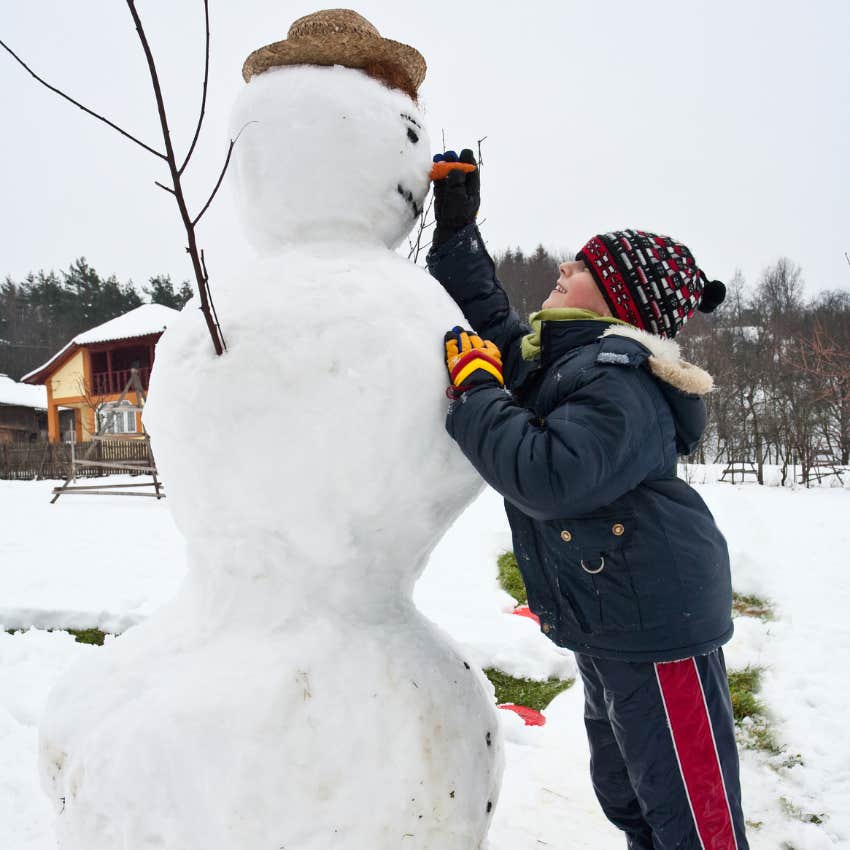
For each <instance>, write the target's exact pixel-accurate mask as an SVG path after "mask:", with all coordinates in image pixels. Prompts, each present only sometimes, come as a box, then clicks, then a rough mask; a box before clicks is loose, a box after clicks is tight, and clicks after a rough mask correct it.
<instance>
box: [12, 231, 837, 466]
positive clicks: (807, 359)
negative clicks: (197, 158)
mask: <svg viewBox="0 0 850 850" xmlns="http://www.w3.org/2000/svg"><path fill="white" fill-rule="evenodd" d="M570 258H571V256H570V255H568V254H563V255H556V254H553V253H550V252H549V251H547V250H546V249H545V248H544V247H543V246H542V245H540V246H538V247H537V248H536V249H535V251H533V252H532V253H530V254H528V255H526V254H524V253H523V252H522V250H520V249H519V248H516V249H513V250H507V251H505V252H504V253H502V254H497V255H496V256H495V262H496V269H497V274H498V276H499V279H500V281H501V282H502V284H503V285H504V287H505V289H506V291H507V292H508V296H509V297H510V299H511V303H512V304H513V305H514V306H515V307H516V309H517V311H518V312H519V313H520V315H522V316H524V317H527V315H528V314H529V313H531V312H533V311H535V310H537V309H539V307H540V304H541V303H542V302H543V301H544V300H545V298H546V297H547V295H548V294H549V293H550V292H551V291H552V287H553V285H554V282H555V280H556V278H557V265H558V263H560V262H563V261H564V260H567V259H570ZM727 290H728V294H727V297H726V301H725V302H724V303H723V304H722V305H721V306H720V307H719V308H718V309H717V310H716V311H715V312H714V313H712V314H710V315H705V314H702V313H697V314H696V315H695V316H694V317H693V318H692V319H691V321H690V322H689V323H688V324H687V325H686V326H685V327H684V329H683V330H682V332H681V333H680V334H679V335H678V337H677V341H678V342H679V343H680V345H681V347H682V351H683V356H685V358H686V359H688V360H690V361H692V362H694V363H697V364H698V365H700V366H703V367H704V368H706V369H707V370H708V371H709V372H710V373H711V374H712V375H713V376H714V378H715V384H716V389H715V391H714V392H713V393H711V394H710V395H709V396H707V398H706V402H707V405H708V409H709V422H708V428H707V429H706V433H705V436H704V437H703V440H702V441H701V443H700V445H699V446H698V448H697V450H696V452H695V454H694V456H693V459H694V460H696V461H699V462H702V463H734V464H741V463H744V464H752V465H753V469H754V471H755V472H756V473H757V475H758V478H759V480H760V481H761V480H763V468H764V466H765V465H766V464H776V465H779V466H780V467H781V468H782V469H783V480H785V479H787V478H788V476H789V475H793V472H792V471H791V470H793V469H794V468H797V469H798V470H801V473H802V477H803V479H804V480H808V479H809V478H810V477H811V476H812V475H816V474H817V472H818V468H819V467H822V466H823V465H824V464H826V465H828V464H830V463H836V464H840V465H844V466H846V465H848V463H850V289H847V288H845V289H843V290H832V291H829V290H827V291H823V292H821V293H819V294H817V295H816V296H814V297H812V298H806V296H805V294H804V289H803V278H802V272H801V270H800V268H799V267H798V266H796V265H795V264H794V263H793V262H791V261H790V260H788V259H780V260H778V261H777V262H776V263H775V264H774V265H772V266H770V267H768V268H767V269H765V270H764V272H763V273H762V275H761V277H760V278H759V279H758V281H757V282H756V284H755V285H754V286H749V285H748V284H747V282H746V281H745V280H744V278H743V276H742V275H741V274H740V273H736V274H735V275H734V276H733V278H732V279H731V280H730V281H727ZM142 295H144V296H146V297H147V299H148V300H149V301H150V302H151V303H157V304H165V305H166V306H168V307H173V308H175V309H180V308H181V307H182V306H183V305H184V304H185V303H186V301H187V300H188V299H189V298H190V297H191V296H192V288H191V286H190V285H189V283H188V281H184V282H183V283H182V284H180V286H179V287H176V286H175V285H174V283H173V282H172V280H171V278H170V277H169V276H168V275H157V276H155V277H152V278H151V279H150V281H149V282H148V285H147V286H144V287H142V294H140V293H139V292H138V291H137V290H136V288H135V287H134V286H133V285H132V284H130V283H125V284H122V283H120V282H119V281H118V280H117V279H116V278H115V277H114V276H110V277H106V278H104V277H102V276H101V275H99V274H98V273H97V272H96V271H95V270H94V269H93V268H92V267H91V266H89V265H88V263H87V262H86V261H85V259H84V258H80V259H78V260H76V261H75V262H74V263H72V264H71V266H70V267H69V269H68V270H67V271H63V272H60V273H59V274H56V273H54V272H52V271H51V272H44V271H40V272H38V273H36V274H30V275H28V276H27V277H26V278H25V279H24V280H22V281H14V280H12V279H11V278H10V277H7V278H6V280H5V282H4V283H3V284H2V286H0V373H5V374H8V375H9V376H11V377H13V378H15V379H19V378H20V377H21V376H22V375H24V374H26V373H27V372H29V371H32V370H33V369H34V368H36V367H37V366H39V365H41V364H42V363H44V362H45V361H46V360H47V359H49V358H50V357H52V356H53V355H54V354H55V353H56V352H57V351H59V350H60V349H61V348H62V347H63V346H64V345H65V344H66V343H67V342H68V341H69V340H71V339H72V338H73V337H74V336H76V335H77V334H78V333H80V332H82V331H84V330H88V329H89V328H92V327H95V326H96V325H99V324H102V323H103V322H106V321H109V319H112V318H115V317H116V316H119V315H121V314H123V313H126V312H127V311H129V310H132V309H133V308H135V307H138V306H140V305H141V304H142V303H143V299H142Z"/></svg>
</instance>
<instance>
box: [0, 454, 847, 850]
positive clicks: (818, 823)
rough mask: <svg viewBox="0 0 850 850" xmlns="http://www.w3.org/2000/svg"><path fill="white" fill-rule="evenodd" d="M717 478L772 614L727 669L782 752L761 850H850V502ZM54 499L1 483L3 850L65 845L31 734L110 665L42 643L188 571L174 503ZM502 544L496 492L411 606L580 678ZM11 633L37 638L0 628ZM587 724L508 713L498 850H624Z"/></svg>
mask: <svg viewBox="0 0 850 850" xmlns="http://www.w3.org/2000/svg"><path fill="white" fill-rule="evenodd" d="M713 473H714V471H713V470H706V469H704V468H696V469H695V468H693V467H691V468H690V469H689V470H688V473H687V477H688V478H689V479H690V480H692V481H694V482H696V486H697V489H698V490H699V491H700V493H701V494H702V495H703V497H704V498H705V499H706V501H707V502H708V503H709V506H710V507H711V509H712V510H713V511H714V513H715V516H716V517H717V520H718V523H719V524H720V527H721V528H722V529H723V531H724V533H725V534H726V536H727V539H728V541H729V547H730V552H731V555H732V564H733V582H734V585H735V589H736V590H737V591H738V592H740V593H745V594H757V595H758V596H761V597H766V598H767V599H769V600H770V601H771V602H772V603H773V606H774V610H775V614H776V616H775V619H774V620H772V621H763V620H761V619H758V618H753V617H738V618H736V634H735V637H734V639H733V640H732V642H731V643H730V644H729V645H728V647H727V661H728V665H729V667H730V669H733V670H736V669H742V668H744V667H746V666H747V665H757V666H759V667H763V668H764V669H765V673H764V676H763V683H762V685H763V686H762V691H761V694H760V696H761V698H762V699H763V700H764V701H765V702H766V703H767V704H768V706H769V709H770V712H771V715H772V720H773V728H774V733H775V735H776V738H777V739H778V741H779V743H780V744H781V745H782V747H783V748H784V751H783V753H782V754H781V755H780V756H769V755H767V754H765V753H763V752H761V751H757V750H751V749H746V750H744V751H743V752H742V759H743V767H742V774H743V775H742V781H743V789H744V807H745V812H746V815H747V819H748V822H749V823H750V830H749V833H750V842H751V846H752V847H753V848H754V850H768V848H770V850H790V848H793V850H820V848H834V847H850V735H848V734H847V732H846V714H847V708H846V706H847V703H848V698H850V664H848V659H850V625H848V614H847V612H848V611H850V577H848V572H850V521H848V517H850V490H848V489H847V488H842V487H827V486H823V487H820V488H815V489H811V490H803V489H798V490H794V491H792V490H789V489H780V488H777V487H758V486H756V485H754V484H746V485H738V486H731V485H729V484H720V483H716V482H714V481H713V480H712V479H713V478H714V474H713ZM700 482H708V483H700ZM52 486H53V485H52V483H50V482H10V481H0V627H2V628H0V850H53V848H55V842H54V841H53V838H52V823H51V821H52V818H53V813H52V811H51V809H50V807H49V805H48V803H47V800H46V798H45V797H44V796H43V795H42V793H41V791H40V788H39V784H38V776H37V770H36V756H37V732H36V728H37V724H38V720H39V715H40V712H41V711H42V708H43V705H44V703H45V699H46V695H47V692H48V690H49V689H50V687H51V685H52V683H53V682H54V681H55V680H56V679H57V678H58V677H59V676H60V675H61V673H62V671H63V670H65V669H66V668H67V666H68V665H69V664H71V663H73V662H74V661H75V660H76V659H78V658H80V657H82V656H83V655H85V654H86V653H95V652H98V651H99V648H98V647H93V646H87V645H83V644H78V643H75V642H74V639H73V638H72V637H71V636H70V635H69V634H67V633H65V632H53V633H51V632H48V631H46V629H50V628H88V627H94V626H97V627H99V628H101V629H103V630H105V631H116V632H120V631H123V630H125V629H127V628H130V627H132V625H133V624H134V623H137V622H139V621H140V620H142V619H143V618H145V617H146V616H147V615H148V614H149V613H150V612H151V611H153V610H155V609H156V608H157V607H158V606H159V605H160V604H161V603H162V602H163V601H165V600H166V599H168V598H169V597H170V596H171V595H172V594H173V593H174V591H175V590H176V588H177V586H178V585H179V583H180V580H181V577H182V573H183V566H182V564H183V544H182V541H181V538H180V536H179V534H178V532H177V530H176V528H175V527H174V524H173V522H172V520H171V517H170V514H169V511H168V505H167V503H166V502H161V503H158V502H156V501H154V500H152V499H129V498H120V497H114V496H113V497H86V498H76V499H75V497H72V496H68V497H64V498H62V499H60V501H59V502H58V503H57V504H56V505H53V506H51V505H50V504H49V500H50V489H51V487H52ZM509 547H510V537H509V534H508V529H507V525H506V522H505V520H504V517H503V514H502V510H501V505H500V500H499V498H498V497H497V496H496V494H495V493H493V492H492V491H489V490H488V491H485V492H484V493H483V494H482V495H481V496H480V498H479V499H478V500H477V501H476V502H475V503H474V504H473V505H472V506H471V507H470V508H469V509H468V510H467V511H466V513H465V514H464V515H463V516H461V518H460V519H459V520H458V521H457V523H456V524H455V525H454V526H453V528H452V529H451V530H450V531H449V533H448V534H447V535H446V537H445V538H444V539H443V541H442V542H441V543H440V545H439V546H438V548H437V549H436V550H435V551H434V554H433V556H432V558H431V561H430V563H429V566H428V569H427V570H426V573H425V575H424V577H423V578H422V580H421V581H420V583H419V585H418V587H417V591H416V599H417V603H418V604H419V606H420V608H422V610H423V611H425V613H427V614H428V616H429V617H431V618H432V619H433V620H434V621H435V622H437V623H438V624H440V625H441V626H442V627H443V628H444V629H445V630H446V631H447V632H449V634H451V635H452V636H453V637H454V639H455V640H456V641H458V642H459V643H460V644H462V646H463V647H464V649H465V651H466V653H467V657H470V658H471V659H472V660H474V661H475V662H476V663H477V664H479V665H480V666H494V667H497V668H499V669H501V670H503V671H505V672H507V673H510V674H512V675H515V676H525V677H529V678H545V677H547V676H559V677H567V676H572V675H573V674H574V670H575V667H574V663H573V659H572V656H571V653H569V652H567V651H564V650H559V649H558V648H556V647H554V646H553V645H552V644H551V643H550V642H549V641H548V640H546V639H545V638H544V637H543V636H542V635H541V634H540V633H539V631H538V630H537V627H536V626H535V625H534V623H533V622H531V621H530V620H527V619H525V618H522V617H515V616H512V615H511V614H510V613H509V612H510V610H511V608H512V607H513V605H512V600H511V598H510V597H509V596H508V595H507V594H505V593H504V592H503V591H502V590H501V589H500V588H499V587H498V585H497V583H496V565H495V559H496V556H497V555H498V554H499V553H500V552H501V551H502V550H504V549H506V548H509ZM17 628H24V629H27V631H26V632H24V633H19V634H8V633H6V631H5V630H6V629H17ZM96 698H97V696H96V694H92V699H93V700H95V699H96ZM581 713H582V694H581V687H580V685H576V686H575V687H573V688H570V689H569V690H567V691H566V692H564V693H563V694H561V695H560V696H559V697H557V698H556V699H555V700H554V701H553V702H552V704H551V705H550V706H549V708H548V709H547V711H546V716H547V719H548V722H547V724H546V725H545V726H544V727H525V726H524V725H523V724H522V722H521V721H520V720H519V719H518V718H517V717H516V716H515V715H513V714H512V713H510V712H507V711H504V712H500V715H501V717H502V720H503V727H504V734H505V737H506V740H507V767H506V772H505V780H504V785H503V789H502V796H501V800H500V802H499V805H498V808H497V813H496V817H495V822H494V825H493V828H492V830H491V834H490V850H539V848H541V847H549V848H556V850H570V848H596V850H608V848H611V850H614V848H616V850H622V848H623V846H624V842H623V841H622V839H621V837H620V834H619V833H618V832H617V831H616V830H614V829H613V828H612V827H610V826H609V825H608V824H607V822H606V821H605V819H604V818H603V816H602V815H601V813H600V811H599V809H598V806H597V804H596V801H595V798H594V796H593V792H592V789H591V786H590V780H589V775H588V768H587V762H588V752H587V745H586V743H585V740H584V729H583V724H582V719H581ZM352 722H356V719H355V718H352ZM798 755H799V757H797V756H798Z"/></svg>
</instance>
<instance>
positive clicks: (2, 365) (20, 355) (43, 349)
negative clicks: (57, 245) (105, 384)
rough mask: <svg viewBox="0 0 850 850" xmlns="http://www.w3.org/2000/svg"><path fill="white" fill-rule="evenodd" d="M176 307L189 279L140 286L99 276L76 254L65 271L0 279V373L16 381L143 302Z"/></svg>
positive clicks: (187, 293) (162, 278)
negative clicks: (85, 333)
mask: <svg viewBox="0 0 850 850" xmlns="http://www.w3.org/2000/svg"><path fill="white" fill-rule="evenodd" d="M143 296H145V298H146V299H147V302H149V303H152V304H164V305H165V306H166V307H173V308H174V309H177V310H179V309H181V308H182V306H183V305H184V304H185V303H186V302H187V301H188V300H189V298H191V297H192V288H191V286H190V285H189V282H188V281H183V283H181V284H180V285H179V286H177V287H175V284H174V283H173V281H172V280H171V277H170V276H169V275H167V274H166V275H156V276H154V277H152V278H150V280H149V281H148V284H147V285H146V286H143V287H142V292H141V293H139V291H138V290H137V289H136V288H135V287H134V286H133V284H132V283H120V282H119V281H118V279H117V278H116V277H115V276H114V275H111V276H109V277H103V276H101V275H99V274H98V273H97V271H95V269H94V268H92V267H91V266H90V265H89V264H88V263H87V262H86V260H85V258H84V257H80V258H79V259H78V260H75V261H74V262H73V263H72V264H71V265H70V267H69V268H68V270H67V271H60V272H59V273H58V274H57V273H56V272H54V271H49V272H45V271H39V272H37V273H30V274H28V275H27V276H26V277H25V278H24V279H23V280H20V281H16V280H13V279H12V278H11V277H8V276H7V277H6V279H5V281H4V282H3V283H2V284H0V374H6V375H9V376H10V377H12V378H14V379H15V380H19V379H20V378H21V376H22V375H25V374H27V373H28V372H31V371H32V370H33V369H35V368H36V367H38V366H40V365H41V364H42V363H44V362H45V361H47V360H49V359H50V358H51V357H52V356H53V355H54V354H55V353H56V352H57V351H59V350H60V349H61V348H63V347H64V346H65V345H66V344H67V343H68V342H70V340H71V339H73V338H74V337H75V336H76V335H77V334H79V333H82V332H83V331H85V330H88V329H89V328H93V327H96V326H97V325H101V324H103V323H104V322H108V321H109V320H110V319H114V318H116V317H117V316H120V315H122V314H124V313H127V312H128V311H130V310H132V309H134V308H136V307H140V306H141V305H142V304H143V303H146V301H145V300H144V299H143Z"/></svg>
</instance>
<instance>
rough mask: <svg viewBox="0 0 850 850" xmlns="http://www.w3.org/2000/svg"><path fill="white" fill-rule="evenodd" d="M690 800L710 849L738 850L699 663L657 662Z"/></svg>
mask: <svg viewBox="0 0 850 850" xmlns="http://www.w3.org/2000/svg"><path fill="white" fill-rule="evenodd" d="M655 675H656V677H657V678H658V686H659V687H660V689H661V698H662V700H663V701H664V710H665V711H666V712H667V721H668V723H669V724H670V733H671V735H672V736H673V748H674V749H675V751H676V758H677V759H678V761H679V769H680V771H681V773H682V780H683V782H684V783H685V791H686V793H687V795H688V802H689V803H690V806H691V812H692V813H693V816H694V824H695V825H696V829H697V833H698V835H699V839H700V843H701V844H702V846H703V847H704V848H705V850H737V846H738V843H737V840H736V839H735V830H734V828H733V826H732V814H731V811H730V809H729V800H728V798H727V796H726V787H725V786H724V784H723V773H722V772H721V770H720V759H719V758H718V755H717V747H716V745H715V743H714V733H713V732H712V729H711V718H710V717H709V715H708V706H707V705H706V702H705V694H704V693H703V689H702V683H701V682H700V678H699V672H698V670H697V666H696V661H695V660H694V659H693V658H688V659H685V660H684V661H672V662H668V663H664V664H656V665H655Z"/></svg>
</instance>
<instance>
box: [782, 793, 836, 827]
mask: <svg viewBox="0 0 850 850" xmlns="http://www.w3.org/2000/svg"><path fill="white" fill-rule="evenodd" d="M779 805H780V806H781V807H782V811H783V812H784V813H785V814H786V815H787V816H788V817H789V818H795V819H796V820H800V821H802V822H803V823H814V824H817V825H818V826H820V825H821V824H822V823H823V822H824V818H825V817H826V815H825V814H824V813H823V812H821V813H820V814H815V813H814V812H806V811H803V809H801V808H800V807H799V806H795V805H794V804H793V803H792V802H791V801H790V800H789V799H788V798H787V797H780V798H779Z"/></svg>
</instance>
